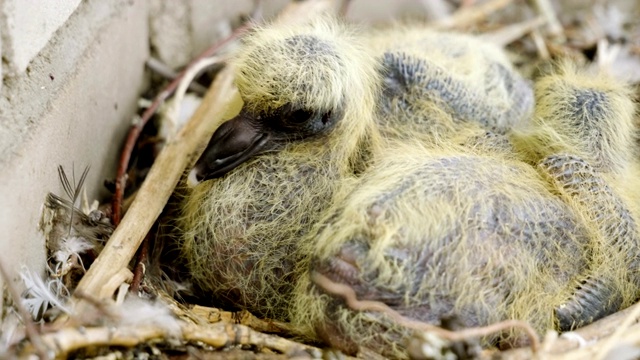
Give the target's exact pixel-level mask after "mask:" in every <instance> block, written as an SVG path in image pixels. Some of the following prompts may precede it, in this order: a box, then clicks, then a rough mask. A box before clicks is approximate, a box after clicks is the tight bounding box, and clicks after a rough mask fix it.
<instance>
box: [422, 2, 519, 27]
mask: <svg viewBox="0 0 640 360" xmlns="http://www.w3.org/2000/svg"><path fill="white" fill-rule="evenodd" d="M512 2H513V0H490V1H487V2H486V3H483V4H481V5H474V6H469V7H466V8H462V9H460V10H458V11H456V12H455V13H454V14H453V15H451V16H450V17H448V18H446V19H442V20H438V21H436V22H434V23H433V24H432V25H433V26H434V27H435V28H437V29H451V28H460V27H464V26H468V25H471V24H473V23H476V22H478V21H479V20H481V19H484V18H486V17H487V15H489V14H491V13H493V12H496V11H498V10H500V9H502V8H505V7H506V6H507V5H509V4H511V3H512Z"/></svg>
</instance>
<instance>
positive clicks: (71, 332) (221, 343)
mask: <svg viewBox="0 0 640 360" xmlns="http://www.w3.org/2000/svg"><path fill="white" fill-rule="evenodd" d="M179 324H180V330H181V331H180V334H170V333H168V332H167V330H165V329H163V328H162V327H161V326H158V325H156V324H154V325H129V326H117V327H112V326H105V327H88V328H84V329H82V331H78V329H77V328H72V327H67V328H64V329H60V330H58V331H56V332H55V333H50V334H45V335H43V336H42V338H41V340H42V342H43V344H45V345H46V346H48V347H49V348H50V349H54V351H55V355H56V357H59V358H64V357H66V356H67V355H68V354H69V353H71V352H74V351H78V350H81V349H83V348H87V347H96V346H124V347H133V346H136V345H138V344H141V343H146V342H151V341H154V340H155V341H162V340H165V339H167V338H171V339H172V340H178V341H181V342H191V343H203V344H206V345H209V346H212V347H214V348H215V349H222V348H226V347H230V346H237V345H244V346H252V347H257V348H267V349H270V350H273V351H277V352H280V353H283V354H292V355H293V354H305V353H306V354H309V355H313V356H314V357H318V356H319V355H320V354H322V351H321V350H320V349H318V348H315V347H312V346H307V345H303V344H300V343H297V342H294V341H292V340H288V339H284V338H281V337H278V336H275V335H268V334H262V333H259V332H257V331H254V330H252V329H250V328H248V327H246V326H244V325H234V324H227V323H219V324H215V325H208V324H207V325H195V324H190V323H186V322H182V321H181V322H179ZM32 351H33V349H32V348H30V347H29V346H26V347H25V349H24V353H23V355H27V354H28V353H29V352H32Z"/></svg>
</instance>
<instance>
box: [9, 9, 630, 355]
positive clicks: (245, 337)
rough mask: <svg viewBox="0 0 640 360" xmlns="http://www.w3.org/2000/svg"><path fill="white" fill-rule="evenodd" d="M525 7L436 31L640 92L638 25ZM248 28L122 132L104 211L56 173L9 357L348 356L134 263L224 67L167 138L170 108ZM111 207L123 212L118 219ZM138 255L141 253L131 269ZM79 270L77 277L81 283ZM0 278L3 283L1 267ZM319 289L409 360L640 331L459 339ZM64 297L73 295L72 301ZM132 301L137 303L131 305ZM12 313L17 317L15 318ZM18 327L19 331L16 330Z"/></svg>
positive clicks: (500, 326) (601, 329) (307, 13)
mask: <svg viewBox="0 0 640 360" xmlns="http://www.w3.org/2000/svg"><path fill="white" fill-rule="evenodd" d="M560 2H562V1H560ZM345 3H348V2H345ZM434 3H436V2H434ZM442 3H443V4H444V3H445V2H444V1H442ZM532 3H534V4H532V5H534V6H531V7H528V6H525V5H524V4H520V3H518V4H515V3H514V1H509V0H490V1H484V2H480V1H478V3H477V4H476V3H475V1H463V2H462V4H461V5H460V9H458V10H457V11H456V12H454V13H452V14H448V13H447V12H444V13H443V14H442V15H443V16H442V17H441V18H440V19H439V20H436V21H434V22H433V25H434V27H438V28H441V29H456V30H464V31H473V32H480V33H482V34H483V36H485V37H486V38H487V39H488V41H493V42H496V43H499V44H501V45H503V46H507V47H509V48H511V49H514V50H517V53H519V54H521V55H520V57H519V58H517V59H515V63H516V64H517V65H518V66H519V68H520V70H521V72H522V73H524V74H528V75H530V76H534V75H535V73H536V72H538V71H540V69H544V68H545V67H546V66H547V64H549V63H550V60H553V59H555V58H558V57H565V58H566V57H569V58H572V59H574V60H575V61H576V62H581V63H586V62H591V61H595V62H597V63H599V64H600V65H601V66H609V67H611V68H613V69H627V70H625V72H626V73H630V72H632V71H634V70H635V72H636V75H635V76H636V78H631V79H626V80H628V81H630V82H632V83H634V85H637V84H638V83H640V77H638V75H637V74H640V38H638V37H637V34H638V30H639V29H640V24H638V23H637V22H636V23H631V22H627V21H625V20H624V17H623V16H622V13H621V12H620V10H616V9H618V8H616V7H615V6H614V5H611V6H609V7H605V6H601V7H600V8H597V9H596V10H595V11H594V12H593V13H591V14H590V16H589V17H586V18H587V19H588V21H585V22H582V23H581V22H577V21H574V20H575V19H572V18H570V17H569V16H567V17H566V18H559V17H558V16H557V14H556V13H555V12H554V11H553V6H551V4H550V3H549V2H548V1H546V0H538V1H532ZM621 3H622V2H621ZM429 6H433V5H429ZM636 6H637V5H636ZM328 8H335V5H333V4H332V3H331V2H330V1H320V0H317V1H314V0H308V1H306V2H301V3H294V4H291V5H289V6H288V7H287V8H286V9H285V11H284V12H283V13H282V14H281V15H280V20H279V21H283V22H292V23H293V22H295V21H300V19H302V18H307V17H312V16H315V15H316V14H318V13H320V12H322V11H326V9H328ZM523 9H524V10H523ZM432 10H433V9H432ZM635 10H636V11H637V10H638V9H635ZM343 11H344V9H343ZM576 16H580V15H576ZM513 18H517V19H518V20H517V21H514V20H513ZM576 18H577V17H576ZM249 26H250V25H245V26H243V27H241V28H238V29H237V30H236V31H235V32H234V33H233V34H232V35H231V36H230V37H229V38H228V39H226V40H225V41H223V42H222V43H219V44H216V45H215V46H213V47H212V48H210V49H208V50H207V52H205V53H204V54H203V55H202V56H201V57H200V58H198V59H196V60H194V62H193V63H192V64H191V65H190V66H189V67H187V69H186V70H185V71H184V72H183V73H182V74H181V76H180V77H178V78H177V79H176V80H175V81H174V82H172V83H171V84H170V85H169V86H168V87H167V88H166V89H164V90H163V91H161V92H160V95H158V97H157V99H156V101H155V102H154V103H153V104H152V106H151V107H149V108H148V109H147V111H146V112H145V113H144V114H143V115H142V121H141V122H140V123H138V124H137V125H135V126H134V127H133V128H132V130H131V132H130V135H129V138H128V139H127V143H126V144H125V148H124V150H123V152H124V155H123V157H122V159H123V160H122V163H121V164H120V168H119V171H118V175H117V177H116V182H115V189H114V191H115V195H114V201H113V205H112V206H108V204H107V206H103V207H98V206H95V205H94V206H90V205H89V204H88V203H87V201H86V199H85V201H84V205H83V206H82V209H79V208H76V204H77V203H78V202H79V201H80V200H81V189H82V187H83V181H84V177H85V176H86V172H84V173H83V174H82V175H81V176H80V177H79V179H78V181H76V179H75V176H68V174H66V173H65V171H64V170H63V169H60V178H61V181H62V183H63V184H64V188H65V191H66V197H61V196H56V195H53V194H52V195H51V196H50V197H49V198H48V200H47V204H46V208H47V209H48V211H47V212H46V214H48V218H46V219H44V221H43V223H42V224H41V226H42V227H43V230H45V232H46V233H47V234H48V249H49V251H50V255H51V260H50V264H49V267H50V268H51V275H52V277H51V278H50V279H49V280H47V281H45V282H43V281H42V280H40V279H39V278H38V277H37V276H33V275H29V273H28V272H24V273H23V281H24V282H25V284H26V285H27V288H28V289H27V291H25V292H24V293H23V294H22V295H20V294H18V293H16V291H15V289H14V287H13V286H11V284H10V282H8V283H9V284H7V286H8V289H9V293H10V294H9V295H10V298H12V299H13V305H11V306H5V312H4V314H3V315H4V318H3V325H2V326H3V328H2V340H3V342H4V344H3V345H5V346H6V349H5V350H4V351H5V355H6V356H8V357H16V358H22V357H25V358H26V357H28V356H30V355H34V354H35V355H39V356H40V357H41V358H65V357H83V358H90V357H101V356H107V355H108V356H110V357H113V358H137V357H141V356H143V354H144V356H154V357H158V358H170V357H173V356H183V355H185V354H187V355H194V356H198V357H206V358H212V359H217V358H225V359H234V358H243V359H253V358H255V359H272V358H273V359H276V358H277V359H280V358H348V357H347V356H345V355H343V354H340V353H339V352H335V351H332V350H329V349H325V348H323V345H322V344H312V343H305V342H301V341H299V340H297V339H299V338H298V337H297V336H296V335H297V334H298V332H297V330H296V329H295V328H294V327H292V326H291V325H290V324H287V323H282V322H278V321H273V320H269V319H261V318H258V317H256V316H254V315H252V314H250V313H248V312H246V311H240V312H230V311H224V310H221V309H219V308H216V307H204V306H200V305H189V304H188V303H187V302H185V301H176V300H175V298H176V296H175V295H176V291H177V290H179V289H177V286H176V285H175V284H174V283H171V282H169V281H166V279H162V278H161V277H157V276H156V277H155V278H154V277H153V274H152V272H151V270H149V271H145V264H148V263H149V261H148V254H149V249H148V242H147V241H146V240H145V238H148V234H149V233H150V229H152V228H154V223H155V222H156V220H157V219H158V217H159V216H160V214H161V212H162V211H163V208H164V207H165V205H166V203H167V201H168V200H169V198H170V196H171V194H172V193H174V188H175V186H176V184H178V182H179V180H180V178H181V177H182V176H183V171H184V169H186V168H190V167H191V165H192V164H193V163H194V161H195V159H196V158H197V156H196V154H197V153H198V149H201V147H202V144H204V143H206V142H207V140H208V137H209V136H210V135H211V133H212V132H213V130H214V129H215V128H216V127H217V126H218V125H219V124H220V123H221V122H222V121H223V120H224V119H227V118H228V117H229V116H228V115H229V114H231V113H234V112H237V109H238V105H239V99H238V93H237V90H236V89H235V87H234V85H233V74H232V72H231V71H230V70H229V69H227V68H223V69H222V70H221V71H220V72H218V73H217V74H216V76H215V80H214V81H213V84H212V85H211V87H210V88H209V90H208V91H207V92H206V94H205V95H204V98H203V99H202V101H201V102H200V106H199V107H198V109H197V110H196V111H195V113H194V114H193V116H192V117H191V120H190V121H189V122H188V123H187V124H186V125H185V126H184V127H182V129H181V130H179V131H178V132H174V131H173V132H172V131H171V129H173V128H176V127H178V125H176V124H175V121H176V116H175V114H176V113H177V109H178V108H179V107H180V104H181V103H182V101H183V99H184V97H185V93H186V91H187V87H188V85H189V83H190V82H191V81H192V79H193V78H194V77H195V76H196V75H197V74H198V73H199V72H200V71H201V70H202V69H203V68H205V67H210V66H212V65H215V64H220V63H223V62H224V60H225V56H224V55H220V54H223V53H222V52H221V48H223V47H224V46H227V45H229V44H231V43H233V42H234V41H235V40H236V38H237V37H238V36H239V35H240V34H242V32H244V31H246V30H247V28H248V27H249ZM634 31H635V32H634ZM634 34H635V35H636V37H634V36H633V35H634ZM594 53H595V54H597V56H595V57H594ZM214 55H215V56H214ZM174 91H175V95H174V97H173V98H172V99H171V100H170V101H169V102H168V103H167V105H168V106H166V107H165V108H164V110H162V112H163V113H164V115H165V117H167V118H168V121H169V122H168V124H169V125H168V128H169V132H168V133H167V134H166V135H165V137H166V145H165V146H164V148H163V150H162V151H161V152H159V154H158V156H157V157H156V158H155V161H154V164H153V166H152V167H151V168H150V169H149V171H148V173H147V174H146V178H145V180H144V182H143V183H142V185H141V186H140V187H139V189H138V190H137V191H136V192H135V193H133V195H130V196H129V198H128V200H127V201H123V197H124V196H123V195H124V188H125V183H126V180H125V179H126V176H125V173H126V172H127V167H128V165H129V158H130V155H131V151H132V149H133V148H134V147H135V145H136V142H137V141H138V140H139V139H138V138H139V135H140V133H141V132H142V130H143V127H144V125H145V123H146V122H147V121H148V120H149V119H150V118H151V117H152V115H153V114H154V113H155V112H156V110H157V109H158V108H159V106H160V104H161V103H162V102H164V101H165V100H166V99H167V97H168V96H169V95H170V94H171V93H173V92H174ZM635 95H636V97H637V93H636V94H635ZM121 209H125V210H126V217H123V218H122V221H120V218H121V217H122V216H121V213H120V212H121ZM113 224H117V226H114V225H113ZM78 239H84V240H85V241H80V240H78ZM107 240H108V241H107ZM141 244H142V246H140V245H141ZM136 251H138V256H137V257H136V259H135V260H134V261H132V259H133V258H134V255H135V253H136ZM130 263H132V264H130ZM89 265H90V267H89ZM130 265H132V267H131V269H132V270H130ZM84 268H88V271H86V273H85V272H84V271H83V269H84ZM3 274H4V275H5V277H6V270H5V269H3ZM315 280H316V281H317V282H319V283H322V282H323V281H328V279H321V278H318V279H315ZM325 285H326V286H325V288H326V289H328V290H329V292H333V293H334V294H335V295H337V296H340V297H342V298H343V299H344V300H345V303H346V304H347V305H348V306H349V307H350V308H351V309H353V310H368V311H380V312H384V313H386V314H387V315H388V316H389V317H391V318H392V319H394V321H396V322H397V323H398V324H399V325H400V326H404V327H407V328H410V329H413V330H414V331H415V336H414V337H413V338H412V339H411V341H410V343H409V344H406V347H407V349H408V353H409V355H410V356H411V357H412V358H415V359H427V358H442V359H449V358H456V357H475V358H481V359H485V358H486V359H489V358H495V357H500V358H505V359H528V358H533V357H540V358H562V359H574V358H575V359H583V358H596V359H603V358H635V357H637V356H639V355H640V325H638V324H636V323H637V319H638V318H639V317H640V304H636V305H633V306H631V307H629V308H627V309H625V310H622V311H620V312H618V313H616V314H614V315H611V316H608V317H606V318H604V319H601V320H599V321H597V322H595V323H593V324H591V325H588V326H585V327H582V328H580V329H578V330H575V331H572V332H569V333H565V334H562V335H558V334H557V333H555V332H549V333H547V334H546V335H545V336H544V338H543V339H541V340H540V339H538V338H537V335H536V334H535V332H533V331H530V328H529V327H528V325H527V324H524V323H521V322H517V321H506V322H502V323H496V324H493V325H491V326H488V327H485V328H471V329H456V330H452V329H453V328H455V326H452V329H442V328H438V327H434V326H431V325H427V324H422V323H418V322H416V321H412V320H410V319H406V318H404V317H402V316H400V315H398V314H397V313H394V311H393V310H391V309H389V308H388V307H385V306H384V304H380V303H375V304H371V303H369V302H365V301H359V300H358V299H357V298H356V297H355V295H354V293H353V291H352V290H350V289H349V288H348V287H347V288H341V287H338V286H336V284H331V283H330V282H328V283H325ZM67 289H72V290H73V291H72V293H70V291H68V290H67ZM114 294H116V295H115V297H114ZM139 295H142V297H147V298H148V299H147V300H145V301H139V300H138V296H139ZM5 303H7V304H10V303H11V301H10V299H9V297H5ZM14 308H15V309H16V310H17V311H12V309H14ZM18 317H21V318H22V319H23V323H24V325H20V324H19V321H18ZM34 318H35V319H36V320H37V321H38V322H40V323H41V326H40V327H36V325H35V323H34V321H33V320H32V319H34ZM510 328H519V329H524V330H525V332H527V333H528V334H529V336H530V339H531V340H530V345H529V346H526V347H522V348H517V349H510V350H502V351H500V350H497V349H485V350H482V349H479V347H478V345H477V344H478V342H477V339H478V338H480V337H482V336H487V335H490V334H493V333H496V332H498V331H504V330H505V329H510ZM358 357H360V358H382V357H381V356H380V355H378V354H376V353H372V352H370V351H367V350H366V349H361V352H360V353H359V354H358Z"/></svg>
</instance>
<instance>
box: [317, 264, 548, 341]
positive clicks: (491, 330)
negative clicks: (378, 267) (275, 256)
mask: <svg viewBox="0 0 640 360" xmlns="http://www.w3.org/2000/svg"><path fill="white" fill-rule="evenodd" d="M311 279H312V281H313V282H314V283H315V284H316V285H318V286H319V287H320V288H321V289H323V290H325V291H326V292H328V293H330V294H332V295H336V296H339V297H341V298H342V299H344V301H345V302H346V304H347V306H348V307H349V308H350V309H352V310H357V311H376V312H381V313H384V314H385V315H388V316H389V317H390V318H391V319H392V320H393V321H394V322H395V323H397V324H399V325H401V326H404V327H407V328H410V329H415V330H420V331H426V332H433V333H435V334H436V335H438V336H440V337H442V338H444V339H446V340H449V341H461V340H466V339H469V338H476V337H482V336H487V335H491V334H495V333H497V332H499V331H504V330H507V329H513V328H520V329H522V330H524V332H525V333H526V334H527V336H529V339H530V341H531V349H532V350H533V352H536V351H538V348H539V347H540V340H539V339H538V335H537V334H536V332H535V331H534V330H533V329H532V328H531V326H530V325H529V324H527V323H526V322H524V321H519V320H505V321H502V322H499V323H495V324H491V325H488V326H484V327H477V328H468V329H464V330H460V331H450V330H446V329H443V328H441V327H438V326H435V325H431V324H427V323H424V322H422V321H417V320H413V319H409V318H407V317H404V316H402V315H401V314H400V313H398V312H397V311H395V310H393V309H392V308H390V307H389V306H388V305H387V304H385V303H383V302H379V301H369V300H358V298H357V296H356V293H355V291H354V290H353V289H352V288H351V287H350V286H348V285H345V284H340V283H336V282H333V281H331V280H330V279H329V278H327V277H326V276H324V275H322V274H320V273H317V272H313V273H312V274H311Z"/></svg>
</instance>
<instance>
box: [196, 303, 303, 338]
mask: <svg viewBox="0 0 640 360" xmlns="http://www.w3.org/2000/svg"><path fill="white" fill-rule="evenodd" d="M191 313H192V314H194V315H197V316H199V317H201V318H202V319H204V320H206V321H207V322H209V323H211V324H215V323H218V322H226V323H236V324H242V325H246V326H248V327H250V328H252V329H254V330H256V331H260V332H266V333H271V334H273V333H282V334H285V333H286V334H289V335H290V334H295V333H296V330H295V328H294V327H292V326H291V325H289V324H288V323H283V322H280V321H275V320H263V319H260V318H257V317H255V316H254V315H253V314H251V313H250V312H248V311H246V310H243V311H240V312H231V311H223V310H220V309H217V308H210V307H206V306H200V305H196V306H194V307H193V308H192V309H191Z"/></svg>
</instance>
